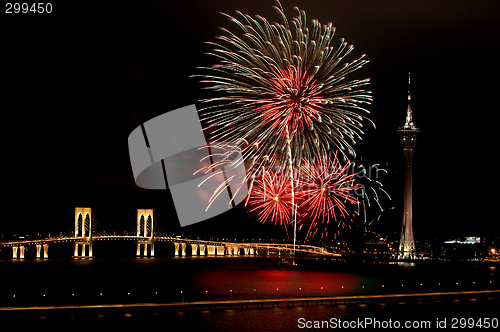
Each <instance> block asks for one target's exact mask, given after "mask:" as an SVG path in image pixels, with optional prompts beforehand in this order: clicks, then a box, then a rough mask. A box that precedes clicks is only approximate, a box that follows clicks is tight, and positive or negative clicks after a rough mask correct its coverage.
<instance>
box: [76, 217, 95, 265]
mask: <svg viewBox="0 0 500 332" xmlns="http://www.w3.org/2000/svg"><path fill="white" fill-rule="evenodd" d="M75 239H76V242H75V254H74V256H73V257H75V258H77V257H89V258H90V257H92V209H91V208H79V207H77V208H75ZM79 246H80V247H81V255H79V250H78V247H79ZM87 247H88V251H87V250H86V248H87Z"/></svg>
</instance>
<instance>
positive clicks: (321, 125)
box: [197, 2, 371, 173]
mask: <svg viewBox="0 0 500 332" xmlns="http://www.w3.org/2000/svg"><path fill="white" fill-rule="evenodd" d="M274 8H275V9H276V10H277V13H278V15H279V17H280V18H281V23H273V24H271V23H269V22H268V21H267V20H266V19H265V18H263V17H261V16H256V17H255V18H252V17H251V16H249V15H246V14H242V13H240V12H237V14H238V17H239V19H237V18H235V17H232V16H230V15H227V14H224V15H225V16H227V17H228V18H229V19H230V20H231V21H232V22H234V23H235V24H236V25H237V27H238V29H239V32H240V33H239V34H237V33H233V32H230V31H229V30H227V29H222V30H223V31H224V35H222V36H219V37H218V40H219V41H218V42H216V43H211V44H212V45H213V46H214V49H213V51H212V52H211V53H210V54H212V55H214V56H216V57H217V58H218V59H219V61H220V63H219V64H217V65H214V66H212V67H210V68H202V69H203V70H204V71H205V74H203V75H197V76H201V77H202V82H203V83H206V84H207V87H206V88H207V89H211V90H215V91H216V93H217V94H218V96H216V97H213V98H210V99H206V100H203V101H202V102H203V103H206V104H207V106H206V107H204V108H203V109H201V110H200V118H201V119H202V121H203V122H204V124H205V130H207V132H208V133H209V136H210V140H211V141H225V142H230V143H235V144H239V143H241V142H242V141H243V140H244V141H246V142H247V143H248V144H247V145H246V146H242V151H243V156H244V157H245V159H248V160H252V161H254V163H255V162H256V163H255V164H253V165H252V167H250V170H249V171H250V173H252V172H256V171H258V169H259V168H260V167H261V162H262V160H264V158H265V157H266V158H267V159H265V160H266V161H267V162H268V164H269V165H273V166H274V167H281V169H287V168H288V169H289V170H290V165H289V164H290V160H289V159H290V156H289V155H290V154H291V155H292V163H294V165H298V164H300V162H301V160H302V159H306V160H311V159H312V157H313V155H314V154H315V151H318V150H321V151H323V150H324V151H328V150H336V149H339V150H340V151H341V153H343V154H347V155H354V150H353V148H352V144H354V143H355V140H356V139H359V138H360V135H361V134H362V133H363V132H362V126H363V125H362V122H363V120H364V119H366V117H365V114H366V113H368V111H367V110H366V109H365V108H363V106H364V104H369V102H370V101H371V96H370V92H368V91H365V90H363V87H364V86H365V85H367V84H368V83H369V80H368V79H363V80H358V79H349V78H348V77H349V74H351V73H352V72H353V71H355V70H357V69H359V68H361V67H362V66H363V65H364V64H365V63H366V62H367V61H366V60H364V59H363V58H364V56H361V57H360V58H358V59H356V60H353V61H351V62H345V61H344V60H345V58H346V56H347V55H348V54H349V53H350V52H351V51H352V50H353V47H352V46H350V45H348V44H347V43H346V42H345V41H344V40H343V39H341V41H340V43H339V44H338V45H336V46H334V34H335V28H334V27H333V26H332V24H331V23H328V24H326V25H322V24H321V23H319V22H318V21H317V20H312V26H311V27H308V25H307V20H306V14H305V12H304V11H301V10H299V9H298V8H295V10H296V12H297V14H296V16H295V17H294V18H293V19H291V20H289V19H288V18H287V17H286V16H285V14H284V11H283V8H282V6H281V4H280V3H279V2H277V6H275V7H274ZM287 150H290V151H287Z"/></svg>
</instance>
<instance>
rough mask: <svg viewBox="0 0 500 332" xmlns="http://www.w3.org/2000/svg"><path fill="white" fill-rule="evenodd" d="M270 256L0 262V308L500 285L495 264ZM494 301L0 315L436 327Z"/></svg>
mask: <svg viewBox="0 0 500 332" xmlns="http://www.w3.org/2000/svg"><path fill="white" fill-rule="evenodd" d="M276 262H277V261H276V260H269V259H265V258H257V257H227V258H221V257H198V258H192V257H185V258H182V257H178V258H154V259H150V258H134V259H91V260H88V259H80V260H73V259H68V260H65V259H62V260H61V259H59V260H58V259H47V260H34V259H33V260H1V261H0V271H1V275H0V278H1V279H0V280H1V283H0V285H1V287H0V307H20V306H61V305H84V304H107V303H110V304H122V303H166V302H182V301H185V302H190V301H200V300H203V301H205V300H239V299H258V298H262V299H282V298H293V297H310V296H341V295H363V294H393V293H407V292H408V293H413V292H437V291H463V290H486V289H498V281H499V280H498V267H497V266H496V265H491V264H485V263H446V262H416V263H412V264H409V263H403V264H387V263H373V262H358V263H346V262H338V261H323V260H318V261H317V260H304V261H299V262H298V263H299V264H298V266H297V267H294V268H292V267H290V266H280V265H277V264H276ZM498 304H499V301H498V298H494V297H493V298H478V299H475V298H472V299H462V300H460V301H453V300H443V301H435V300H426V301H407V302H397V301H394V302H388V303H367V304H346V305H344V304H342V305H337V306H329V305H325V306H310V307H301V306H299V307H294V308H264V309H252V308H251V309H248V310H245V309H243V310H242V309H240V308H232V309H227V310H225V309H217V310H213V309H212V310H192V309H185V310H171V309H169V310H166V309H162V308H160V307H154V306H153V307H150V308H147V309H130V308H129V309H121V310H118V309H109V308H103V309H92V310H87V309H75V310H54V309H51V310H27V311H26V310H25V311H4V312H0V314H1V315H2V319H3V320H4V321H5V320H6V319H11V320H12V319H13V320H16V321H17V322H21V323H22V324H32V323H35V324H36V326H43V325H44V324H45V325H47V326H48V325H50V326H59V327H61V326H69V325H72V326H74V327H75V328H76V327H82V326H84V325H85V324H89V323H92V324H93V325H95V326H100V325H107V324H110V325H112V326H114V327H120V326H122V327H124V328H131V327H132V326H133V325H134V324H138V325H141V326H142V325H143V324H145V323H148V324H160V325H163V326H165V331H166V330H169V329H167V328H166V327H168V326H182V327H183V328H182V329H184V328H185V329H186V330H189V331H192V330H204V331H212V330H213V331H215V330H219V331H220V330H232V329H234V330H238V331H266V330H268V331H290V330H303V329H301V328H300V327H308V326H312V327H314V321H322V322H323V321H327V322H326V323H325V322H324V323H323V324H324V325H323V327H324V328H332V327H335V326H337V327H338V326H339V325H340V324H341V323H339V320H341V321H342V320H347V321H349V320H353V319H356V320H359V319H363V320H364V319H372V322H373V319H375V320H377V319H378V320H379V323H380V324H389V322H388V321H389V320H391V321H392V322H394V321H401V322H404V321H411V322H412V323H414V324H417V323H416V321H418V320H423V321H429V322H430V323H432V324H433V326H434V327H435V326H436V324H438V322H441V324H443V322H444V320H445V319H447V320H448V321H447V322H445V323H447V324H448V325H450V324H451V323H452V322H451V320H452V319H454V318H457V319H459V318H476V319H478V318H490V319H492V318H495V317H496V319H498V313H497V311H498V310H497V309H498ZM358 323H359V321H358ZM458 323H459V322H458V321H457V324H458ZM61 324H62V325H61ZM64 324H69V325H64ZM336 324H337V325H336ZM344 327H345V326H344ZM362 327H364V326H362ZM382 327H383V326H382ZM386 327H388V326H387V325H386ZM174 330H177V329H174Z"/></svg>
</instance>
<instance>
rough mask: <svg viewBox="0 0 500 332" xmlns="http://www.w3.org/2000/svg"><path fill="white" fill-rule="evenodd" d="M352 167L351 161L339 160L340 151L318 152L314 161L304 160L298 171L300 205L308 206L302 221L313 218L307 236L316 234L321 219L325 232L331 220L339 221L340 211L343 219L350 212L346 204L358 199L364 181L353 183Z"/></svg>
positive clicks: (355, 202) (301, 206)
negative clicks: (357, 191)
mask: <svg viewBox="0 0 500 332" xmlns="http://www.w3.org/2000/svg"><path fill="white" fill-rule="evenodd" d="M350 167H351V162H348V163H346V164H345V165H342V164H341V163H340V161H339V160H338V158H337V153H335V154H333V155H332V154H331V153H322V154H317V155H316V157H315V159H314V160H313V161H312V162H310V161H309V160H306V159H304V160H303V163H302V165H301V166H300V172H299V177H300V178H299V183H300V189H301V190H300V192H299V194H300V196H301V199H302V203H301V204H300V208H301V209H304V210H305V214H304V218H303V219H302V222H304V221H310V222H311V224H310V226H309V229H308V231H307V235H306V239H307V238H309V237H313V236H314V235H315V234H316V232H317V230H318V222H321V223H322V224H324V225H325V231H324V232H323V234H324V233H325V232H326V234H327V227H326V225H327V224H329V222H330V221H331V220H335V221H338V214H340V218H342V219H343V220H345V219H346V218H348V217H349V216H350V214H349V211H348V210H347V208H346V204H358V203H359V202H358V198H357V197H356V190H358V189H361V185H358V184H355V183H354V182H355V179H354V177H355V174H354V173H350V172H349V169H350ZM339 225H340V223H339ZM322 237H323V236H322Z"/></svg>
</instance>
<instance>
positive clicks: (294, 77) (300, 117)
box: [257, 66, 324, 137]
mask: <svg viewBox="0 0 500 332" xmlns="http://www.w3.org/2000/svg"><path fill="white" fill-rule="evenodd" d="M268 89H269V90H270V91H272V95H271V96H269V97H266V96H265V95H264V96H263V97H262V98H261V100H260V101H259V103H260V104H262V105H261V106H259V107H258V108H257V111H258V112H259V113H261V114H263V116H264V117H263V118H264V123H265V126H266V127H267V128H272V129H273V130H275V131H277V132H280V133H281V134H282V135H281V136H282V137H285V134H284V127H285V126H286V127H287V130H289V132H290V133H291V135H293V134H294V133H295V132H296V131H297V130H299V131H301V132H302V131H304V130H309V129H310V128H312V127H313V120H319V121H321V116H320V110H321V103H322V102H323V101H324V98H323V97H322V96H321V93H320V91H321V90H320V89H318V85H317V84H315V82H314V81H313V76H311V75H309V74H308V73H306V72H305V71H304V70H301V69H298V68H297V67H296V66H288V67H286V68H285V69H280V68H278V69H276V70H275V71H274V72H273V77H272V78H270V79H269V87H268Z"/></svg>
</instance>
